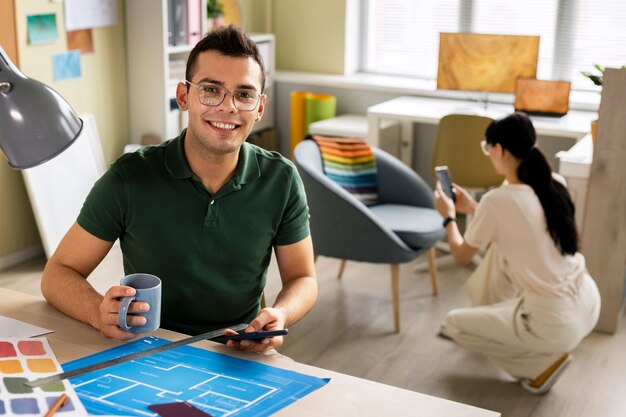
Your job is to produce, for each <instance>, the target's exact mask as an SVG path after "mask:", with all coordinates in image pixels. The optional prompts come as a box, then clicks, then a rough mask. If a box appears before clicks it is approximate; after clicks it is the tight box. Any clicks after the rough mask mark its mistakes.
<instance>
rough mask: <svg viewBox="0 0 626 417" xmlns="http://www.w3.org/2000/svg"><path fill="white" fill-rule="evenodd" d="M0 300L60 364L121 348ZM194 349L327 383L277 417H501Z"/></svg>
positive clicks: (278, 358) (286, 363)
mask: <svg viewBox="0 0 626 417" xmlns="http://www.w3.org/2000/svg"><path fill="white" fill-rule="evenodd" d="M0 299H1V300H2V303H0V315H2V316H5V317H11V318H14V319H17V320H21V321H25V322H28V323H31V324H34V325H37V326H42V327H45V328H48V329H51V330H54V333H51V334H48V335H46V337H47V338H48V341H49V342H50V345H51V347H52V349H53V350H54V353H55V355H56V356H57V359H58V360H59V362H61V363H65V362H67V361H71V360H74V359H78V358H80V357H83V356H87V355H90V354H92V353H96V352H100V351H102V350H105V349H108V348H112V347H115V346H119V345H120V344H122V343H123V342H119V341H116V340H112V339H106V338H104V337H103V336H101V335H100V333H99V332H98V331H96V330H95V329H93V328H92V327H90V326H88V325H86V324H83V323H80V322H77V321H75V320H73V319H71V318H69V317H67V316H65V315H63V314H62V313H60V312H59V311H58V310H56V309H55V308H53V307H52V306H50V305H49V304H48V303H47V302H46V301H45V300H43V299H41V298H38V297H33V296H30V295H26V294H22V293H19V292H15V291H11V290H7V289H4V288H0ZM154 335H156V336H159V337H163V338H167V339H170V340H178V339H182V338H183V337H185V335H183V334H180V333H174V332H170V331H167V330H163V329H159V330H157V331H156V332H155V333H154ZM194 346H197V347H201V348H204V349H208V350H212V351H216V352H220V353H225V354H228V355H231V356H236V357H240V358H243V359H248V360H254V361H258V362H262V363H265V364H267V365H271V366H276V367H278V368H283V369H288V370H292V371H297V372H301V373H304V374H308V375H313V376H317V377H321V378H330V379H331V381H330V382H329V383H328V385H326V386H325V387H322V388H321V389H319V390H317V391H315V392H313V393H311V394H309V395H307V396H306V397H304V398H302V399H301V400H298V401H296V402H295V403H294V404H291V405H290V406H288V407H286V408H284V409H283V410H281V411H279V412H278V413H276V416H284V417H286V416H298V417H300V416H303V417H307V416H342V417H343V416H401V415H407V414H410V411H411V410H413V411H415V413H416V414H419V415H420V416H433V417H434V416H437V417H439V416H444V415H454V416H458V417H495V416H499V415H500V414H499V413H495V412H493V411H488V410H484V409H480V408H476V407H472V406H469V405H465V404H461V403H456V402H453V401H448V400H444V399H441V398H437V397H432V396H429V395H424V394H420V393H417V392H413V391H408V390H404V389H400V388H395V387H392V386H389V385H384V384H379V383H377V382H372V381H368V380H365V379H361V378H355V377H352V376H348V375H345V374H340V373H337V372H332V371H328V370H325V369H321V368H316V367H313V366H308V365H304V364H301V363H297V362H294V361H292V360H290V359H289V358H286V357H284V356H282V355H271V356H263V355H257V354H249V353H240V352H235V351H232V350H230V349H227V348H226V347H224V346H222V345H219V344H217V343H213V342H208V341H205V342H200V343H197V344H195V345H194Z"/></svg>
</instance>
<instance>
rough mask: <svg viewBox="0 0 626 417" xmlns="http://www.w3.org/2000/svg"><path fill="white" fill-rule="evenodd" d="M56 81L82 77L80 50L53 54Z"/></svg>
mask: <svg viewBox="0 0 626 417" xmlns="http://www.w3.org/2000/svg"><path fill="white" fill-rule="evenodd" d="M52 69H53V78H54V81H63V80H69V79H72V78H78V77H80V74H81V72H80V51H68V52H61V53H59V54H54V55H52Z"/></svg>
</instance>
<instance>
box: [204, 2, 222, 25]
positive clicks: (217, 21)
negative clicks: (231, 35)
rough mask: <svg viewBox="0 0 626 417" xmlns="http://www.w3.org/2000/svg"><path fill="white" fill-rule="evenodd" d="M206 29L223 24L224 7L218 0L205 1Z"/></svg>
mask: <svg viewBox="0 0 626 417" xmlns="http://www.w3.org/2000/svg"><path fill="white" fill-rule="evenodd" d="M206 15H207V30H211V29H213V28H216V27H220V26H222V25H223V24H224V7H223V6H222V2H221V1H220V0H207V2H206Z"/></svg>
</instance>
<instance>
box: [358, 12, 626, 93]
mask: <svg viewBox="0 0 626 417" xmlns="http://www.w3.org/2000/svg"><path fill="white" fill-rule="evenodd" d="M361 4H362V9H361V36H360V39H361V48H360V51H362V56H361V57H360V70H361V71H362V72H366V73H375V74H387V75H396V76H408V77H415V78H422V79H427V80H436V78H437V60H438V53H439V32H475V33H497V34H510V35H539V36H540V39H541V40H540V49H539V63H538V67H537V78H540V79H548V80H550V79H553V80H569V81H572V87H573V88H576V89H583V90H593V89H596V87H594V86H593V84H592V83H591V82H590V81H589V80H587V79H585V78H584V77H582V76H581V75H580V71H592V70H593V64H596V63H597V64H600V65H602V66H607V67H620V66H622V65H624V64H626V46H624V45H626V24H624V22H626V2H624V1H623V0H526V1H524V2H519V1H510V0H508V1H503V0H440V1H425V0H364V1H362V2H361Z"/></svg>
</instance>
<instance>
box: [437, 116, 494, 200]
mask: <svg viewBox="0 0 626 417" xmlns="http://www.w3.org/2000/svg"><path fill="white" fill-rule="evenodd" d="M492 121H493V119H491V118H489V117H484V116H478V115H473V114H449V115H447V116H444V117H442V118H441V120H440V121H439V126H438V128H437V136H436V139H435V150H434V153H433V159H432V164H433V165H432V166H433V169H434V167H436V166H439V165H447V166H448V170H449V172H450V177H451V179H452V181H453V182H455V183H457V184H459V185H460V186H461V187H463V188H469V189H471V190H478V189H487V188H491V187H497V186H498V185H500V184H502V181H504V177H503V176H502V175H500V174H498V173H497V172H496V171H495V169H494V168H493V166H492V165H491V161H489V157H487V156H485V155H484V154H483V152H482V151H481V149H480V141H481V140H483V139H485V130H487V126H489V124H490V123H491V122H492Z"/></svg>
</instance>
